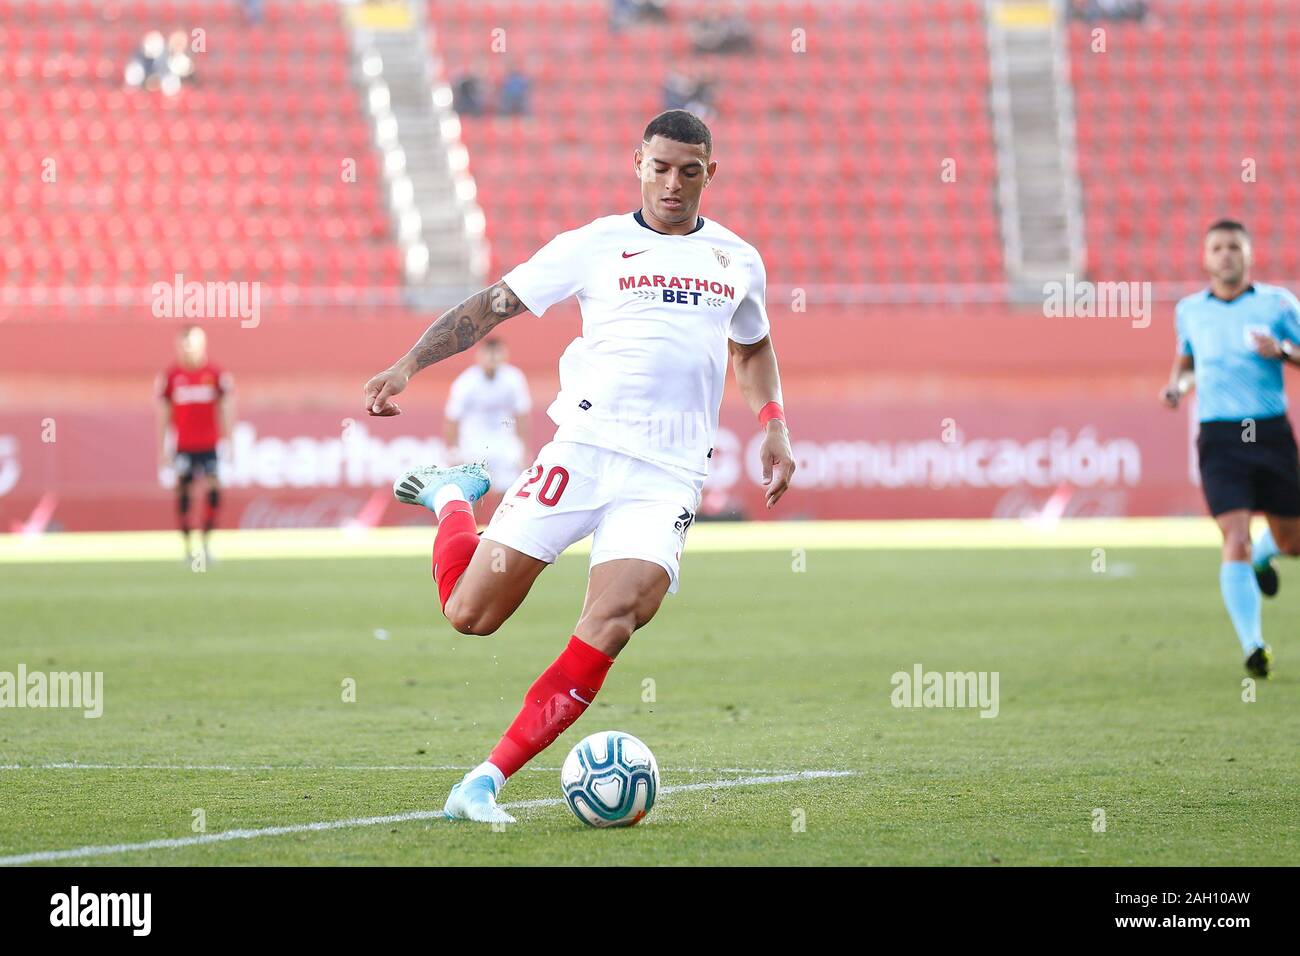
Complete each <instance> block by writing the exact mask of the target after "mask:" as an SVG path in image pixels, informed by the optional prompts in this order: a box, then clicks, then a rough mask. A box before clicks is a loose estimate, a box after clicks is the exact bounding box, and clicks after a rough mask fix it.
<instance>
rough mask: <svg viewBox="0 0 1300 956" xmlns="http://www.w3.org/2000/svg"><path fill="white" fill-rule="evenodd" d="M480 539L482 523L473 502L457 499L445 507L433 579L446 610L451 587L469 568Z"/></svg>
mask: <svg viewBox="0 0 1300 956" xmlns="http://www.w3.org/2000/svg"><path fill="white" fill-rule="evenodd" d="M478 542H479V537H478V522H476V521H475V520H474V510H473V509H472V508H471V507H470V506H469V504H468V503H466V502H464V501H453V502H450V503H449V504H447V505H446V506H444V507H443V509H442V514H440V515H438V533H437V534H436V535H434V538H433V580H434V582H435V583H437V585H438V600H439V601H440V602H441V606H442V609H443V610H444V611H445V610H446V609H447V598H449V597H451V589H452V588H454V587H455V586H456V582H457V581H459V580H460V576H461V575H462V574H464V573H465V569H466V568H467V567H469V559H470V558H472V557H474V549H475V548H477V547H478Z"/></svg>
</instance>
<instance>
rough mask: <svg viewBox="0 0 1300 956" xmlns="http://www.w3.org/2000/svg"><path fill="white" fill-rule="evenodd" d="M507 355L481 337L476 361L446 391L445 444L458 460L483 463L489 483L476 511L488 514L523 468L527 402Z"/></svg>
mask: <svg viewBox="0 0 1300 956" xmlns="http://www.w3.org/2000/svg"><path fill="white" fill-rule="evenodd" d="M507 358H509V355H508V354H507V352H506V346H505V343H504V342H502V341H501V340H500V339H497V338H490V339H486V340H484V342H483V344H482V346H480V347H479V350H478V361H477V362H476V363H475V364H474V365H471V366H470V367H469V368H467V369H465V371H463V372H461V373H460V375H458V376H457V377H456V380H455V381H454V382H452V384H451V391H450V392H449V393H448V394H447V408H446V412H445V417H446V433H445V436H444V437H445V440H446V442H447V448H448V449H450V450H451V452H452V454H453V455H455V456H457V458H458V459H459V460H460V461H462V462H472V461H477V462H484V463H486V465H487V470H488V473H489V474H490V475H491V476H492V487H491V490H490V491H489V492H488V493H487V495H485V496H484V497H483V501H485V502H486V505H485V507H484V510H483V512H482V513H484V514H486V515H488V516H491V515H492V513H493V512H494V511H495V510H496V507H497V505H498V504H499V503H500V502H501V495H502V493H504V491H505V490H506V488H507V487H508V486H509V485H510V483H511V482H513V481H514V480H515V479H516V478H518V477H519V474H520V472H522V471H523V467H524V461H525V457H526V455H527V452H528V413H529V412H530V411H532V407H533V402H532V398H531V396H530V395H529V393H528V380H527V379H526V378H525V377H524V373H523V372H521V371H520V370H519V369H518V368H516V367H515V366H513V365H509V364H507V361H506V360H507Z"/></svg>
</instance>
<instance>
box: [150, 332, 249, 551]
mask: <svg viewBox="0 0 1300 956" xmlns="http://www.w3.org/2000/svg"><path fill="white" fill-rule="evenodd" d="M176 355H177V358H178V359H179V361H178V363H177V364H176V365H173V366H171V367H170V368H169V369H167V371H165V372H163V373H162V374H161V375H160V376H159V377H158V389H157V391H158V449H159V451H158V458H159V464H160V465H162V466H167V465H169V464H170V465H172V466H173V467H174V468H175V469H176V512H177V516H178V518H179V520H180V529H181V536H182V537H183V538H184V539H185V553H186V555H187V556H188V555H192V554H193V552H192V551H191V550H190V491H191V489H192V487H193V485H194V481H195V478H196V477H198V476H200V475H202V476H205V477H206V478H207V489H208V499H207V510H206V511H205V512H204V515H203V560H204V562H205V563H206V561H207V559H208V534H209V532H211V531H212V528H213V526H214V525H215V524H216V521H217V508H218V506H219V505H220V503H221V485H220V482H219V479H218V475H217V442H219V441H222V440H223V439H227V438H229V437H230V426H231V423H232V421H233V420H234V407H233V399H232V392H231V389H232V385H233V383H232V381H231V378H230V376H229V375H228V374H226V373H225V372H223V371H221V369H219V368H217V366H215V365H213V364H212V363H211V362H209V361H208V340H207V336H206V335H205V334H204V333H203V330H202V329H200V328H198V327H197V326H193V325H191V326H186V327H185V328H184V329H182V330H181V332H180V334H179V335H178V336H177V339H176ZM173 429H174V430H175V433H176V434H175V437H176V440H175V446H174V447H175V457H174V458H172V457H171V456H170V455H169V454H168V440H167V438H168V433H169V432H170V431H172V430H173Z"/></svg>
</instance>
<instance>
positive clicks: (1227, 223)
mask: <svg viewBox="0 0 1300 956" xmlns="http://www.w3.org/2000/svg"><path fill="white" fill-rule="evenodd" d="M1221 229H1222V230H1224V231H1225V232H1239V233H1241V234H1242V235H1244V236H1249V235H1250V233H1249V232H1248V231H1247V229H1246V227H1245V226H1243V225H1242V224H1241V223H1239V222H1237V220H1235V219H1216V220H1215V221H1214V222H1212V223H1210V228H1209V229H1206V230H1205V234H1206V235H1207V236H1208V235H1209V234H1210V233H1212V232H1218V231H1219V230H1221Z"/></svg>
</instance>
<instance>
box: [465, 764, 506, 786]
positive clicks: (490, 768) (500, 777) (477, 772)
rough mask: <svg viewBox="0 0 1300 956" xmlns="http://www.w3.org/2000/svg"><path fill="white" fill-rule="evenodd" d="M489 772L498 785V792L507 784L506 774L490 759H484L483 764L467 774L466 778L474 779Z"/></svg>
mask: <svg viewBox="0 0 1300 956" xmlns="http://www.w3.org/2000/svg"><path fill="white" fill-rule="evenodd" d="M484 774H487V775H488V776H489V777H491V778H492V782H493V783H495V784H496V785H497V793H500V792H501V788H502V787H504V786H505V785H506V775H505V774H503V773H502V772H501V771H500V770H498V769H497V765H496V764H494V763H493V762H492V761H490V760H484V761H483V762H482V763H481V764H479V765H478V766H477V767H475V768H474V769H473V770H471V771H470V772H469V773H467V774H465V779H466V780H473V779H474V778H475V777H481V776H483V775H484Z"/></svg>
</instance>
